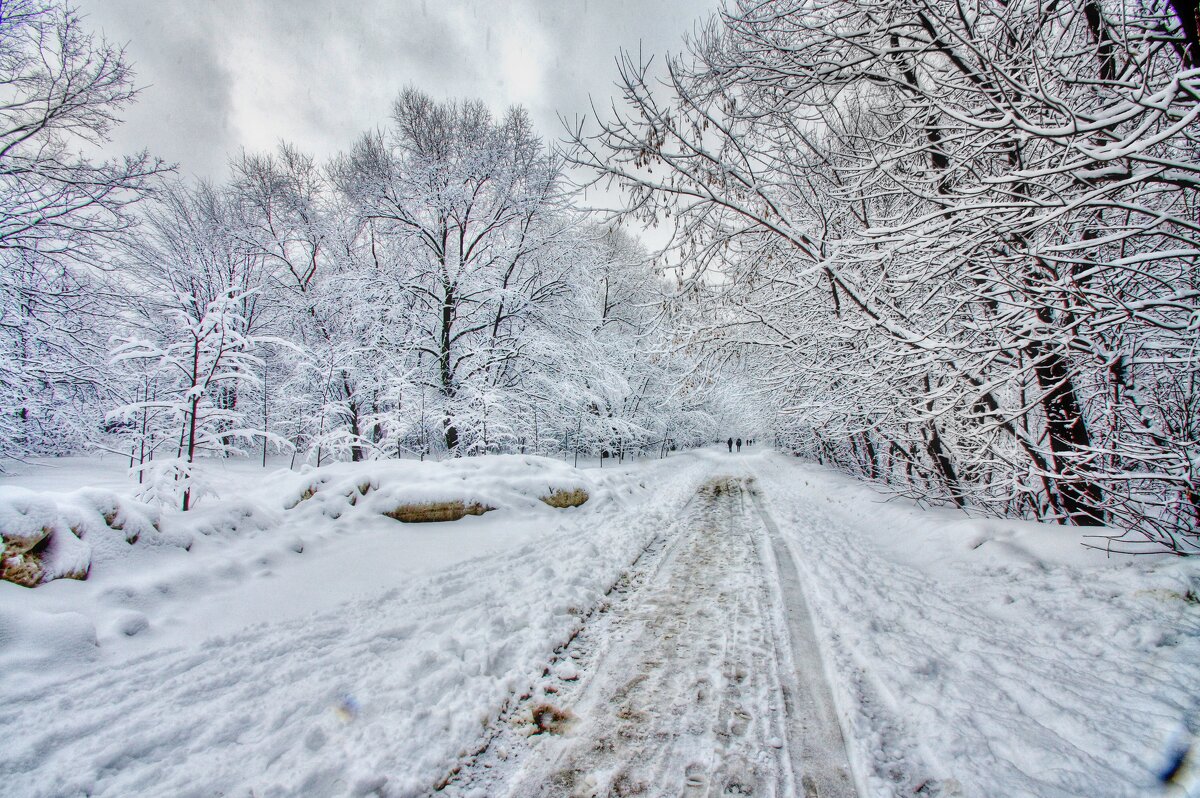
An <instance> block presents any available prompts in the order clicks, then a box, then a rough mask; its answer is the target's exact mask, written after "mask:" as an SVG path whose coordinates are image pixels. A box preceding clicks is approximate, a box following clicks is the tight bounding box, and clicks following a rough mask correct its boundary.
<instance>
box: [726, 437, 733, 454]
mask: <svg viewBox="0 0 1200 798" xmlns="http://www.w3.org/2000/svg"><path fill="white" fill-rule="evenodd" d="M725 443H726V444H728V446H729V453H730V454H733V438H730V439H729V440H727V441H725Z"/></svg>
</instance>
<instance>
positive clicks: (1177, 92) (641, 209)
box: [0, 0, 1200, 554]
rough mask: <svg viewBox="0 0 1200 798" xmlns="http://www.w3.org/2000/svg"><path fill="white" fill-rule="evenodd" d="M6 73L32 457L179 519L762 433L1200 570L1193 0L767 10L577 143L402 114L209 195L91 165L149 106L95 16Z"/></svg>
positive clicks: (809, 453)
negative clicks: (263, 496) (601, 201)
mask: <svg viewBox="0 0 1200 798" xmlns="http://www.w3.org/2000/svg"><path fill="white" fill-rule="evenodd" d="M0 74H2V75H3V76H4V81H3V83H2V84H0V92H2V95H3V98H4V101H3V103H2V104H0V259H2V266H0V457H3V458H4V459H6V460H7V461H10V462H15V461H20V460H21V459H23V458H27V457H31V456H34V455H43V454H63V453H69V452H78V451H85V450H100V451H107V452H114V453H119V454H120V455H121V456H123V457H128V458H129V462H130V465H131V468H133V469H134V471H135V473H137V475H138V480H139V481H140V482H141V483H143V492H144V496H145V497H147V498H157V499H161V500H163V501H164V502H166V503H169V504H173V505H175V506H178V507H180V508H181V509H183V510H187V509H188V508H189V506H191V505H192V504H193V503H195V501H197V500H198V499H199V498H200V496H201V495H202V494H203V493H204V491H205V486H204V485H203V484H202V480H200V479H199V478H198V476H197V475H196V473H195V469H194V468H193V466H194V464H195V463H197V462H198V461H199V460H201V459H203V458H210V457H261V458H263V460H264V462H265V460H266V458H267V456H268V454H269V453H275V454H285V455H288V456H289V457H291V458H292V461H293V463H297V462H307V463H310V464H312V465H315V466H320V465H322V464H324V463H328V462H333V461H360V460H377V459H394V458H416V457H420V458H423V457H426V456H432V457H435V458H454V457H463V456H468V455H474V454H486V453H504V452H529V453H534V454H546V455H556V456H563V457H568V458H569V457H571V456H572V455H575V456H579V455H581V454H582V455H584V456H588V457H595V456H611V457H615V458H618V459H621V458H623V457H625V456H626V455H639V456H647V455H652V456H659V455H663V454H666V453H667V452H669V451H671V450H673V449H679V448H687V447H694V446H698V445H702V444H706V443H710V442H712V441H714V440H717V439H720V440H724V438H725V436H726V434H727V433H728V432H729V430H730V428H731V425H734V424H736V425H737V431H738V432H739V433H740V434H747V435H748V434H751V433H754V434H757V435H759V436H760V438H761V439H762V440H763V441H764V442H765V443H772V444H775V445H777V446H778V447H779V448H780V449H782V450H784V451H787V452H790V453H794V454H796V455H797V456H800V457H804V458H808V459H812V460H815V461H819V462H822V463H826V464H830V465H833V466H835V467H837V468H839V469H842V470H844V471H846V472H849V473H851V474H853V475H855V476H858V477H861V478H863V479H867V480H872V481H874V482H876V483H878V484H880V485H883V486H886V487H887V488H888V489H889V490H891V491H893V492H895V493H898V494H902V495H906V496H910V497H913V498H916V499H918V500H920V501H922V502H927V503H931V504H947V505H951V506H957V507H960V508H963V509H965V510H968V511H969V512H972V513H975V514H980V515H988V516H997V517H1014V518H1027V519H1036V520H1042V521H1054V522H1058V523H1062V524H1071V525H1076V526H1085V527H1097V534H1098V535H1100V536H1109V537H1113V536H1120V535H1125V536H1126V537H1125V538H1124V539H1125V540H1129V539H1134V540H1139V541H1143V542H1145V541H1148V542H1150V543H1153V544H1157V545H1159V546H1162V547H1166V548H1167V549H1169V550H1171V551H1174V552H1176V553H1179V554H1191V553H1195V552H1197V551H1198V550H1200V385H1198V384H1197V382H1198V379H1200V346H1198V344H1200V212H1198V210H1200V209H1198V206H1197V200H1198V188H1200V124H1198V120H1197V117H1198V115H1200V37H1198V34H1197V17H1196V9H1195V8H1194V7H1188V6H1187V5H1186V4H1183V3H1180V2H1179V0H1152V2H1148V3H1142V4H1128V3H1118V2H1108V1H1107V0H1037V1H1034V0H1029V1H1024V0H1004V2H996V3H970V2H968V3H963V2H951V1H950V0H836V2H808V1H807V0H806V1H805V2H800V0H767V1H764V0H736V1H733V2H727V3H726V4H725V6H724V8H723V9H722V10H721V11H720V12H718V13H715V14H713V15H711V16H710V17H709V18H708V19H707V20H706V21H705V22H704V23H703V24H701V25H700V26H699V27H697V28H696V30H695V32H694V33H693V35H691V36H690V37H689V38H688V40H687V43H686V47H685V48H684V49H683V51H682V52H681V53H679V54H677V55H674V56H670V57H667V58H665V59H664V58H662V57H655V58H650V57H645V58H643V57H641V56H635V55H634V54H633V53H629V54H627V55H625V56H624V57H623V58H622V59H621V61H620V63H619V69H618V70H617V71H616V74H615V75H614V78H615V79H616V80H617V81H618V86H619V89H620V96H619V99H618V101H616V102H615V103H613V104H612V105H610V106H603V105H598V107H597V108H595V109H594V113H592V114H591V115H589V116H588V117H586V118H583V119H580V120H578V121H573V122H571V123H569V124H568V125H567V126H566V128H565V129H564V130H559V131H555V130H535V129H534V125H533V123H532V121H531V118H530V116H529V114H528V113H527V112H526V111H524V110H523V109H521V108H519V107H516V108H509V109H496V108H492V107H490V106H489V105H488V104H487V102H485V101H484V100H481V99H476V98H459V99H437V98H435V97H434V96H433V95H432V94H430V93H428V92H426V91H423V90H422V88H421V87H419V86H409V87H407V88H404V87H398V93H397V95H396V99H395V102H394V104H393V106H392V111H391V116H390V118H389V119H386V120H380V121H379V124H380V126H379V127H378V128H377V129H375V130H373V131H370V132H367V133H364V134H363V135H362V136H361V137H360V138H358V139H357V140H352V141H347V142H346V143H345V149H344V150H343V151H342V153H341V154H339V155H338V156H336V157H334V158H332V159H330V160H328V161H318V160H317V159H315V158H314V157H312V156H310V155H307V154H305V153H304V152H302V151H300V150H299V149H298V148H296V147H295V146H292V145H289V144H281V145H280V146H279V147H278V148H277V150H275V151H272V152H241V153H237V154H231V157H230V169H229V173H228V175H227V177H226V178H225V179H223V180H221V181H214V182H199V181H195V180H189V179H183V178H181V177H180V176H179V175H178V173H177V172H176V171H175V170H174V168H173V166H172V165H171V164H168V163H165V162H163V161H162V160H160V159H158V158H156V157H155V156H154V155H153V154H152V153H149V152H142V153H137V154H133V155H130V156H127V157H124V158H119V159H112V158H104V157H102V156H100V155H99V154H98V153H97V151H96V148H97V146H98V145H100V144H102V143H103V142H104V141H106V140H107V138H108V137H109V135H110V134H111V131H112V130H113V129H114V126H116V125H118V124H119V122H120V118H121V113H122V111H123V110H124V109H126V108H128V107H129V106H130V104H131V103H134V102H136V100H137V95H138V88H137V87H138V86H139V82H138V81H139V79H140V78H139V76H136V75H135V73H134V68H133V65H132V64H131V63H130V62H129V59H128V58H127V57H126V55H125V53H124V51H123V50H122V49H121V48H120V47H118V46H116V45H113V44H111V43H109V42H107V41H106V40H104V39H103V38H101V37H99V36H98V35H96V34H95V33H93V32H92V31H90V29H89V28H88V25H87V20H86V19H84V18H81V16H80V15H79V13H78V12H77V11H75V10H73V9H72V8H71V7H69V6H64V5H60V4H57V3H53V2H43V0H14V1H13V2H6V3H4V4H3V7H2V9H0ZM585 191H587V192H590V195H591V196H593V197H594V196H596V195H601V194H609V195H612V196H618V197H619V198H620V202H621V204H622V207H621V208H620V209H619V212H617V213H610V214H598V213H596V212H594V211H589V210H588V207H589V202H588V201H587V199H586V196H587V195H586V194H585V193H584V192H585ZM646 229H655V230H666V231H668V232H669V235H670V241H669V243H667V244H666V245H665V246H663V247H661V248H660V247H658V246H657V245H656V246H653V247H652V246H650V245H648V244H646V243H643V240H642V238H641V235H640V234H641V232H642V231H644V230H646ZM1129 535H1132V538H1130V537H1128V536H1129Z"/></svg>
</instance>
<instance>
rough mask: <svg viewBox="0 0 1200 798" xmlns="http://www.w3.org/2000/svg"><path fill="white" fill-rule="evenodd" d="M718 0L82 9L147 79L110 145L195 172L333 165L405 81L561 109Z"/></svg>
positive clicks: (539, 119) (208, 1)
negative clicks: (627, 56) (254, 162)
mask: <svg viewBox="0 0 1200 798" xmlns="http://www.w3.org/2000/svg"><path fill="white" fill-rule="evenodd" d="M716 6H717V0H491V1H490V2H489V0H79V8H80V10H81V11H82V12H83V13H84V14H86V15H88V23H89V26H90V27H91V28H92V29H93V30H96V31H99V32H102V33H103V34H104V35H105V36H106V37H107V38H108V39H109V40H110V41H113V42H116V43H124V44H126V45H127V51H128V54H129V57H130V60H131V61H132V62H133V63H134V66H135V68H136V70H137V73H138V84H139V85H141V86H144V87H145V89H144V91H143V92H142V95H141V98H140V101H139V102H138V103H137V105H136V106H134V107H133V108H131V109H130V110H129V111H128V112H127V113H126V114H125V119H126V121H125V124H124V125H123V126H122V127H121V128H119V129H118V130H117V132H116V134H115V136H114V147H113V149H114V151H115V152H129V151H133V150H137V149H141V148H143V147H146V148H148V149H149V150H150V151H151V152H152V153H153V154H155V155H157V156H159V157H162V158H164V159H166V160H168V161H172V162H176V163H178V164H179V165H180V171H181V172H182V173H183V174H185V175H186V174H192V175H198V176H202V177H210V178H221V177H223V176H224V175H225V173H226V164H227V162H228V156H229V155H230V154H231V153H236V152H238V151H240V150H241V148H243V147H245V148H246V149H247V150H251V151H259V150H266V149H273V148H274V147H275V145H276V144H277V143H278V142H279V141H280V140H287V141H291V142H294V143H295V144H297V145H299V146H300V148H301V149H302V150H305V151H307V152H310V153H313V154H315V155H317V156H319V157H322V158H324V157H326V156H329V155H332V154H334V153H336V152H337V151H338V150H343V149H347V148H348V147H349V146H350V144H351V143H352V142H353V140H354V139H355V138H356V137H357V136H358V135H359V134H360V133H362V132H363V131H364V130H367V129H371V128H374V127H377V126H380V125H384V124H386V122H387V118H388V113H389V107H390V105H391V101H392V100H393V99H394V98H395V96H396V94H397V93H398V92H399V90H400V89H401V88H403V87H404V86H405V85H408V84H412V85H415V86H417V87H418V88H421V89H423V90H425V91H427V92H429V93H430V94H432V95H433V96H435V97H438V98H451V97H478V98H481V99H483V100H484V101H485V102H487V103H488V104H489V105H490V106H491V107H492V108H493V110H494V111H496V112H501V111H502V110H503V109H504V108H506V107H507V106H509V105H512V104H521V105H524V106H526V107H527V108H529V109H530V112H531V113H532V115H533V118H534V121H535V122H536V124H537V125H538V127H539V131H540V133H541V134H542V136H543V137H544V138H547V139H557V138H559V136H560V135H561V126H560V124H559V122H558V120H557V114H558V113H562V114H563V115H564V116H567V117H568V118H570V117H573V116H574V115H575V114H582V113H586V112H587V111H588V96H589V94H590V95H592V96H593V97H594V98H595V99H596V100H597V101H598V104H601V105H603V104H604V103H606V102H607V100H608V98H609V97H610V96H611V94H612V92H613V85H612V84H613V80H614V79H615V77H616V69H615V66H614V58H615V56H616V55H617V52H618V50H619V49H620V48H626V49H630V50H632V51H634V52H636V51H637V49H638V47H639V44H640V46H641V47H642V50H643V52H644V53H645V54H647V55H648V54H650V53H659V54H661V53H663V52H666V51H671V52H678V51H679V50H680V49H681V46H682V40H683V36H684V34H686V33H690V32H691V31H692V30H693V27H694V24H695V22H696V21H697V19H699V18H700V17H702V16H704V15H706V14H707V13H708V12H709V11H711V10H712V9H714V8H715V7H716Z"/></svg>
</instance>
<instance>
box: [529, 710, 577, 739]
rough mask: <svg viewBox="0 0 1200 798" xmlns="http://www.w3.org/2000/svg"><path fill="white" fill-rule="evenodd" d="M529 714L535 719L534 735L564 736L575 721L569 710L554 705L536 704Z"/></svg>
mask: <svg viewBox="0 0 1200 798" xmlns="http://www.w3.org/2000/svg"><path fill="white" fill-rule="evenodd" d="M529 712H530V715H531V716H532V719H533V734H562V733H563V732H565V731H566V730H567V728H568V727H569V726H570V725H571V723H572V722H573V721H574V720H575V716H574V715H572V714H571V713H570V712H569V711H568V710H565V709H560V708H559V707H556V706H554V705H553V704H544V703H543V704H536V705H534V706H533V708H532V709H530V710H529Z"/></svg>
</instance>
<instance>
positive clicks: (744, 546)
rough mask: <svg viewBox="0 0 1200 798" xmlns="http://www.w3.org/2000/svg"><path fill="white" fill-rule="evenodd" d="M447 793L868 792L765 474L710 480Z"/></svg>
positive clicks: (698, 795) (837, 795)
mask: <svg viewBox="0 0 1200 798" xmlns="http://www.w3.org/2000/svg"><path fill="white" fill-rule="evenodd" d="M519 698H520V700H519V701H517V702H515V704H514V705H513V706H512V708H511V709H510V710H509V711H508V712H506V713H505V714H503V715H502V716H501V717H500V718H499V719H497V720H495V721H493V723H492V725H491V727H490V728H489V729H488V732H487V740H488V742H487V744H486V747H485V748H484V749H483V750H482V751H480V752H479V753H478V754H476V755H474V756H472V757H469V758H468V759H466V760H465V761H464V762H463V763H462V764H461V766H460V768H459V769H457V770H456V772H455V774H454V775H453V776H452V777H451V778H449V779H448V781H447V783H445V784H443V785H440V786H441V788H442V789H441V790H439V792H438V793H437V794H440V795H454V796H497V797H499V796H512V797H514V798H516V797H517V796H519V797H520V798H535V797H545V798H550V797H551V796H555V797H558V796H572V798H610V797H612V798H617V797H619V796H634V795H636V796H672V797H673V798H675V797H678V798H712V797H713V796H748V795H754V796H777V797H778V798H789V797H790V796H798V797H802V798H843V797H849V796H854V795H856V792H855V789H854V787H853V784H852V781H851V778H850V771H849V765H848V764H847V758H846V753H845V746H844V744H843V743H842V736H841V729H840V726H839V725H838V721H837V716H836V712H835V710H834V706H833V700H832V697H831V692H830V690H829V687H828V685H827V684H826V682H825V675H824V670H823V667H822V665H821V658H820V655H819V652H818V651H817V650H816V640H815V635H814V634H813V631H812V622H811V620H809V618H808V615H807V609H806V608H805V605H804V597H803V593H802V591H801V586H800V583H799V575H798V572H797V570H796V567H795V565H794V563H793V562H792V561H791V555H790V554H789V553H788V551H787V549H786V547H784V546H783V544H782V543H781V542H780V540H779V534H778V530H777V529H776V528H775V526H774V522H773V521H772V519H771V518H770V515H769V514H768V513H767V512H766V510H765V509H764V508H763V507H762V504H761V502H760V501H759V498H758V496H757V488H756V487H755V484H754V481H753V478H748V477H721V478H717V479H714V480H712V481H710V482H709V483H707V484H706V485H705V486H704V487H703V488H702V489H701V491H700V493H699V495H698V496H697V497H696V499H695V500H693V501H692V502H691V503H689V505H688V506H687V508H685V511H684V513H683V514H682V516H681V518H680V520H679V522H677V524H675V525H674V526H673V527H672V530H671V531H670V533H669V534H664V535H661V536H659V537H658V538H656V539H655V541H654V542H652V543H651V545H650V547H649V548H648V549H647V550H646V552H644V554H643V555H642V556H641V557H640V558H639V561H638V562H637V563H636V565H635V566H634V567H633V568H631V570H630V571H629V572H628V573H627V575H626V576H625V577H624V578H623V579H622V580H621V581H620V582H618V583H617V585H615V586H614V588H613V590H612V592H611V593H610V595H609V598H608V600H607V601H606V603H605V604H604V605H603V606H602V607H600V608H599V609H598V610H597V611H596V612H595V613H594V614H593V615H592V616H591V617H590V618H589V619H588V621H587V622H586V623H585V625H584V627H583V629H582V630H581V631H580V632H579V634H578V635H577V636H576V637H575V638H573V639H572V641H570V643H569V644H568V645H566V646H565V647H564V648H563V650H562V651H561V652H560V658H559V660H558V661H557V662H555V663H552V664H551V666H550V667H549V668H547V670H546V673H545V675H544V677H543V678H542V680H541V681H540V682H539V683H538V684H537V685H535V686H534V688H533V689H532V690H530V691H528V692H527V693H525V694H523V695H521V696H520V697H519Z"/></svg>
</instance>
